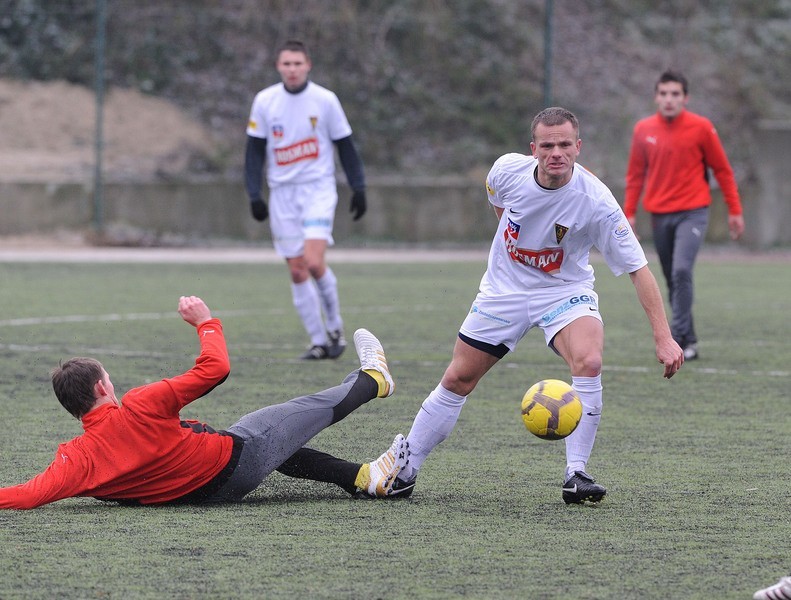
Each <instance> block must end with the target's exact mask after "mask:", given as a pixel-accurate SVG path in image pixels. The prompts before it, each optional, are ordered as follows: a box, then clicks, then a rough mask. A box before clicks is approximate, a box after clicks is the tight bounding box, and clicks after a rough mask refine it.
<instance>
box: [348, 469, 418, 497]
mask: <svg viewBox="0 0 791 600" xmlns="http://www.w3.org/2000/svg"><path fill="white" fill-rule="evenodd" d="M416 482H417V475H415V476H414V477H413V478H412V479H410V480H409V481H404V480H403V479H398V478H396V480H395V483H394V484H393V488H392V491H391V492H390V494H389V495H387V496H382V497H377V496H376V495H375V494H369V493H368V490H359V489H358V490H357V492H355V493H354V494H352V497H353V498H355V499H357V500H376V499H377V498H378V499H379V500H399V499H402V498H409V497H410V496H411V495H412V490H414V489H415V483H416Z"/></svg>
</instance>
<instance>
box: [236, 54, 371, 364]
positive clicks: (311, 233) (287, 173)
mask: <svg viewBox="0 0 791 600" xmlns="http://www.w3.org/2000/svg"><path fill="white" fill-rule="evenodd" d="M276 68H277V70H278V72H279V73H280V76H281V78H282V80H283V81H282V82H281V83H278V84H276V85H273V86H270V87H267V88H266V89H264V90H261V91H260V92H259V93H258V94H257V95H256V97H255V99H254V101H253V106H252V109H251V110H250V119H249V121H248V125H247V149H246V155H245V185H246V188H247V195H248V196H249V198H250V208H251V211H252V214H253V217H254V218H255V219H256V220H258V221H264V220H266V218H267V217H268V216H269V217H271V219H270V228H271V231H272V239H273V242H274V246H275V251H276V252H277V253H278V254H279V255H280V256H282V257H283V258H285V260H286V263H287V265H288V268H289V271H290V273H291V292H292V299H293V302H294V308H296V310H297V314H299V316H300V318H301V319H302V323H303V325H304V326H305V330H306V331H307V332H308V335H309V337H310V348H309V349H308V351H307V352H306V353H305V354H303V355H302V358H303V359H323V358H337V357H338V356H340V355H341V354H342V353H343V351H344V349H345V347H346V340H345V339H344V336H343V320H342V318H341V313H340V304H339V301H338V283H337V279H336V278H335V274H334V273H333V271H332V269H331V268H330V267H329V266H328V265H327V261H326V257H325V254H326V250H327V246H331V245H332V244H333V243H334V240H333V239H332V225H333V221H334V219H335V207H336V205H337V203H338V192H337V189H336V183H335V156H334V151H333V146H337V147H338V155H339V157H340V161H341V165H342V166H343V170H344V172H345V173H346V179H347V180H348V182H349V186H350V187H351V188H352V191H353V195H352V200H351V206H350V212H352V213H354V220H355V221H356V220H357V219H359V218H360V217H362V216H363V214H365V210H366V197H365V176H364V172H363V164H362V161H361V160H360V155H359V154H358V152H357V149H356V147H355V145H354V142H353V141H352V129H351V127H350V126H349V121H348V120H347V119H346V115H345V113H344V112H343V108H342V107H341V103H340V101H339V100H338V98H337V96H336V95H335V94H334V93H333V92H331V91H330V90H328V89H326V88H323V87H321V86H320V85H317V84H315V83H313V82H312V81H310V80H309V79H308V74H309V73H310V69H311V62H310V57H309V55H308V52H307V49H306V48H305V45H304V44H303V43H302V42H299V41H296V40H290V41H288V42H286V43H285V44H284V45H283V46H282V47H281V49H280V50H279V52H278V55H277V62H276ZM264 162H266V166H267V169H266V172H267V186H268V187H269V205H268V206H267V203H266V202H265V201H264V200H263V198H262V194H261V192H262V189H261V188H262V185H261V183H262V182H261V179H262V176H261V174H262V169H263V166H264Z"/></svg>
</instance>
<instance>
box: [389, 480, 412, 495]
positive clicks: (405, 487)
mask: <svg viewBox="0 0 791 600" xmlns="http://www.w3.org/2000/svg"><path fill="white" fill-rule="evenodd" d="M416 483H417V475H415V476H414V477H413V478H412V479H410V480H409V481H404V480H403V479H398V478H397V477H396V480H395V483H394V484H393V491H392V492H390V495H389V496H388V498H409V497H410V496H411V495H412V490H414V489H415V484H416Z"/></svg>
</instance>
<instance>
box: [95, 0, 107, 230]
mask: <svg viewBox="0 0 791 600" xmlns="http://www.w3.org/2000/svg"><path fill="white" fill-rule="evenodd" d="M106 25H107V0H96V56H95V61H94V70H95V73H94V87H95V90H96V139H95V160H94V174H93V227H94V229H95V230H96V232H97V233H102V232H103V231H104V201H103V197H102V188H103V182H102V156H103V154H104V132H103V124H104V49H105V29H106Z"/></svg>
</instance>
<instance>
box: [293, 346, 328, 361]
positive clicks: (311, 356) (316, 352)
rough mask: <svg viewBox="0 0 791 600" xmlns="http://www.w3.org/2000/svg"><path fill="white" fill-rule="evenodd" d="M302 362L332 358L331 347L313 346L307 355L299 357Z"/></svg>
mask: <svg viewBox="0 0 791 600" xmlns="http://www.w3.org/2000/svg"><path fill="white" fill-rule="evenodd" d="M299 358H300V359H302V360H321V359H323V358H332V357H331V356H330V348H329V346H320V345H318V344H316V345H315V346H311V347H310V348H309V349H308V351H307V352H305V354H303V355H302V356H300V357H299Z"/></svg>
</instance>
